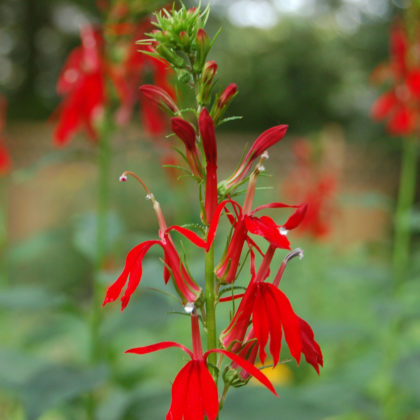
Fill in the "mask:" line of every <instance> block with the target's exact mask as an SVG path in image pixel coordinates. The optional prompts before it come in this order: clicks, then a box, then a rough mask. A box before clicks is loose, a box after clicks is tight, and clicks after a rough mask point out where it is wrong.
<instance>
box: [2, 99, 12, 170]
mask: <svg viewBox="0 0 420 420" xmlns="http://www.w3.org/2000/svg"><path fill="white" fill-rule="evenodd" d="M6 108H7V101H6V98H5V97H4V96H2V95H0V175H6V174H7V173H8V172H9V171H10V167H11V166H12V159H11V158H10V154H9V151H8V149H7V147H6V139H5V138H3V137H2V136H3V131H4V129H5V127H6Z"/></svg>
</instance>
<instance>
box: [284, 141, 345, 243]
mask: <svg viewBox="0 0 420 420" xmlns="http://www.w3.org/2000/svg"><path fill="white" fill-rule="evenodd" d="M321 153H322V152H321ZM293 154H294V155H295V164H294V166H293V169H292V170H291V171H290V173H289V174H288V176H287V177H286V178H285V180H284V183H283V186H282V190H283V193H284V195H285V196H286V197H287V198H290V199H293V200H302V201H305V202H306V203H308V211H307V212H306V216H305V219H304V220H303V221H302V223H301V225H300V228H299V231H300V232H302V233H303V232H305V233H307V234H308V235H310V236H311V237H313V238H315V239H323V238H325V237H326V236H327V235H328V234H329V233H331V229H332V226H331V220H332V219H333V216H334V213H336V210H337V206H336V204H335V201H336V200H335V196H336V193H337V188H338V180H337V174H336V173H335V172H336V171H334V168H333V167H332V165H328V166H327V165H324V164H323V162H322V161H317V160H316V159H314V155H315V153H314V147H313V146H312V145H311V144H310V143H309V141H308V140H306V139H304V138H300V139H298V140H297V141H296V142H295V144H294V147H293Z"/></svg>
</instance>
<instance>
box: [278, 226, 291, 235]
mask: <svg viewBox="0 0 420 420" xmlns="http://www.w3.org/2000/svg"><path fill="white" fill-rule="evenodd" d="M279 232H280V233H281V234H282V235H284V236H286V235H287V234H288V233H289V231H288V230H287V229H286V228H284V227H283V226H282V227H281V228H280V229H279Z"/></svg>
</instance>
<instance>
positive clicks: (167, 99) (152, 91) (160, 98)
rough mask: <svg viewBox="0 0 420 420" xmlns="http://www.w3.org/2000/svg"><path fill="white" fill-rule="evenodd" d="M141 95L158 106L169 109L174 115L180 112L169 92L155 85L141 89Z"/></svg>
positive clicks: (144, 86)
mask: <svg viewBox="0 0 420 420" xmlns="http://www.w3.org/2000/svg"><path fill="white" fill-rule="evenodd" d="M140 91H141V93H142V94H143V95H144V96H146V98H149V99H151V100H152V101H154V102H156V103H157V104H159V105H161V106H164V107H166V108H168V109H169V110H170V111H171V112H172V113H174V114H176V113H178V112H179V109H178V107H177V106H176V104H175V102H174V100H173V99H172V98H171V95H169V93H168V92H166V91H165V90H163V89H162V88H160V87H158V86H155V85H143V86H141V87H140Z"/></svg>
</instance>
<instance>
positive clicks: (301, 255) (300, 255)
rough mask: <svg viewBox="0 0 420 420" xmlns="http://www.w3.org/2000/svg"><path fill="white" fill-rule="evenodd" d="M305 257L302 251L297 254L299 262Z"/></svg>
mask: <svg viewBox="0 0 420 420" xmlns="http://www.w3.org/2000/svg"><path fill="white" fill-rule="evenodd" d="M304 256H305V253H304V252H303V249H302V250H301V251H300V252H299V259H300V260H301V259H302V258H303V257H304Z"/></svg>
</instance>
